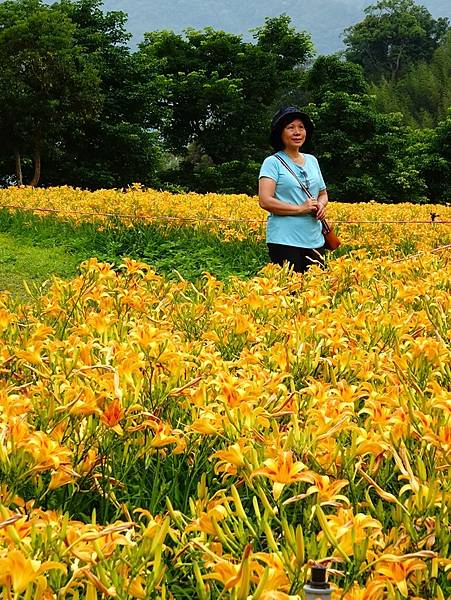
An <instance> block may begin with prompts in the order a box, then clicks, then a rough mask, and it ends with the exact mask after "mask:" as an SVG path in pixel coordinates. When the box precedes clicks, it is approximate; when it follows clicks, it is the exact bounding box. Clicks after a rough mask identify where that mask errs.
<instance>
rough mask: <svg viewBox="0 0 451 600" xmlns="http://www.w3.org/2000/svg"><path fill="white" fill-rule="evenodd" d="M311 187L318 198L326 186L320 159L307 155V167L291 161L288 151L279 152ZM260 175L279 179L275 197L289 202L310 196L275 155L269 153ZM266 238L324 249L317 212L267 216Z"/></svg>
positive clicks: (270, 240)
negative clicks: (322, 247)
mask: <svg viewBox="0 0 451 600" xmlns="http://www.w3.org/2000/svg"><path fill="white" fill-rule="evenodd" d="M277 154H279V155H280V156H281V157H282V158H283V160H284V161H285V162H286V163H287V164H288V165H289V166H290V168H291V169H293V171H294V172H295V173H296V175H297V176H298V177H299V178H300V180H301V181H302V182H303V183H304V184H305V185H306V186H307V187H308V189H309V190H310V192H311V195H312V197H313V198H318V195H319V193H320V191H322V190H325V189H326V184H325V183H324V179H323V176H322V174H321V169H320V168H319V164H318V161H317V159H316V158H315V157H314V156H313V155H312V154H305V153H304V156H305V162H304V166H303V167H301V166H299V165H297V164H296V163H295V162H293V161H292V160H291V158H290V157H289V156H288V154H285V152H283V151H280V152H277ZM260 177H269V178H270V179H273V180H274V181H275V182H276V191H275V197H276V198H277V200H280V201H281V202H287V203H288V204H303V203H304V202H305V200H306V199H307V195H306V194H305V193H304V192H303V191H302V188H301V187H300V185H299V182H298V181H297V179H295V177H294V176H293V175H292V174H291V173H290V171H288V169H287V168H286V167H285V166H284V165H283V164H282V163H281V162H280V160H278V159H277V158H276V157H275V156H274V155H273V156H268V157H267V158H265V160H264V161H263V164H262V166H261V168H260V174H259V178H260ZM266 241H267V242H268V243H271V244H282V245H284V246H297V247H299V248H321V246H324V237H323V234H322V225H321V222H320V221H317V220H316V218H315V216H314V215H310V214H309V215H273V214H270V215H269V217H268V222H267V227H266Z"/></svg>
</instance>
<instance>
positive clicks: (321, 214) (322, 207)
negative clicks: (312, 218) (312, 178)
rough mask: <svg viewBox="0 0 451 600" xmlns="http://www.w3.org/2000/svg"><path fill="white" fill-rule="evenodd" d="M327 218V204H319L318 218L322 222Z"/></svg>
mask: <svg viewBox="0 0 451 600" xmlns="http://www.w3.org/2000/svg"><path fill="white" fill-rule="evenodd" d="M325 216H326V204H324V203H323V202H317V211H316V218H317V219H318V221H321V220H322V219H324V217H325Z"/></svg>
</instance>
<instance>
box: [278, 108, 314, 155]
mask: <svg viewBox="0 0 451 600" xmlns="http://www.w3.org/2000/svg"><path fill="white" fill-rule="evenodd" d="M295 119H300V120H301V121H302V122H303V123H304V127H305V131H306V134H307V135H306V137H305V142H304V144H306V143H307V142H308V141H309V140H310V138H311V135H312V133H313V130H314V128H315V127H314V125H313V121H312V120H311V118H310V117H309V116H308V114H307V113H305V112H302V111H300V110H299V109H298V108H296V106H282V108H279V110H278V111H277V112H276V114H275V115H274V116H273V118H272V121H271V133H270V136H269V141H270V144H271V146H272V147H273V148H274V150H282V149H283V143H282V137H281V136H282V131H283V129H284V127H286V125H288V123H291V122H292V121H294V120H295Z"/></svg>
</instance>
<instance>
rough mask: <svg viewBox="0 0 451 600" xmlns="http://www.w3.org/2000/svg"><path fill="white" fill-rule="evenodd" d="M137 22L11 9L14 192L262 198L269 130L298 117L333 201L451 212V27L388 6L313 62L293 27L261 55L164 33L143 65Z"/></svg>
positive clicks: (8, 128)
mask: <svg viewBox="0 0 451 600" xmlns="http://www.w3.org/2000/svg"><path fill="white" fill-rule="evenodd" d="M126 18H127V16H126V15H125V13H123V12H121V11H111V12H105V11H104V10H103V4H102V0H58V1H56V2H55V3H53V4H49V3H45V2H43V0H6V1H5V2H2V3H0V64H1V67H2V68H1V69H0V135H1V136H2V141H3V144H2V145H1V147H0V181H1V182H2V183H3V185H7V184H9V183H12V182H16V183H19V184H20V183H22V182H25V183H30V184H32V185H37V184H38V183H39V184H40V185H63V184H70V185H75V186H80V187H88V188H92V189H95V188H99V187H125V186H128V185H130V184H132V183H134V182H139V183H142V184H143V185H145V186H153V187H164V188H167V189H172V190H182V189H183V190H195V191H199V192H209V191H217V192H238V193H241V192H245V193H251V194H253V193H255V191H256V187H257V176H258V170H259V165H260V164H261V161H262V160H263V158H264V157H265V156H266V155H267V154H268V153H270V152H271V151H272V150H271V148H270V146H269V142H268V133H269V123H270V120H271V116H272V114H273V113H274V112H275V111H276V109H277V108H279V107H280V106H281V105H283V104H297V105H299V106H303V107H304V108H306V110H307V111H309V112H311V114H312V115H313V117H314V120H315V125H316V132H315V136H314V138H313V142H314V147H313V151H314V153H315V154H317V155H318V157H319V159H320V162H321V166H322V168H323V171H324V174H325V177H326V181H327V183H328V186H329V189H330V191H331V195H332V197H336V198H340V199H343V200H352V201H355V200H367V199H373V198H376V199H379V200H385V201H390V202H392V201H399V200H408V199H409V200H417V201H423V200H425V199H426V198H431V199H435V200H437V199H440V201H446V200H447V199H448V200H449V197H448V194H449V177H450V173H449V168H448V167H447V166H446V165H447V164H448V162H449V156H448V155H447V152H448V149H449V144H448V137H449V116H448V108H449V106H450V104H451V84H450V75H451V37H450V36H451V33H450V32H449V26H448V20H447V19H445V18H439V19H434V18H432V16H431V15H430V14H429V12H428V11H427V10H426V9H425V8H424V7H423V6H420V5H417V4H415V3H414V2H413V0H381V1H379V2H378V3H377V4H374V5H371V6H369V7H368V8H367V9H366V14H365V17H364V18H363V20H362V21H361V22H360V23H357V24H356V25H354V26H353V27H351V28H349V29H348V30H347V31H346V37H345V40H346V43H347V46H348V47H347V51H346V52H345V53H342V54H341V55H331V56H319V57H317V58H316V60H314V56H315V55H314V47H313V44H312V41H311V38H310V34H309V33H308V32H305V31H298V30H296V28H295V27H293V25H292V23H291V20H290V18H289V17H288V16H286V15H280V16H278V17H271V18H267V19H266V20H265V21H264V23H263V24H262V25H261V26H260V27H258V28H257V29H255V30H254V31H253V38H252V41H246V40H244V39H243V37H242V36H240V35H235V34H231V33H227V32H224V31H217V30H215V29H213V28H206V29H202V30H196V29H188V30H187V31H185V32H184V33H175V32H173V31H166V30H164V31H153V32H148V33H146V34H145V36H144V39H143V41H142V43H141V44H140V45H139V47H138V49H136V50H132V49H130V47H129V45H128V44H129V39H130V34H129V33H128V32H127V30H126ZM306 151H309V150H306ZM438 182H440V183H438ZM447 182H448V183H447Z"/></svg>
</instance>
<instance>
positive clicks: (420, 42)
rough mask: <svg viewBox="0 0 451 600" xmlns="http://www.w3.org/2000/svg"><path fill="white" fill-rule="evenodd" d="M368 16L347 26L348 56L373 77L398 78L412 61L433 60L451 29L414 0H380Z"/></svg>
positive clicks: (374, 78)
mask: <svg viewBox="0 0 451 600" xmlns="http://www.w3.org/2000/svg"><path fill="white" fill-rule="evenodd" d="M365 15H366V16H365V18H364V19H363V21H361V22H360V23H357V24H355V25H353V26H351V27H348V28H347V29H346V30H345V37H344V41H345V43H346V45H347V50H346V56H347V58H348V60H350V61H352V62H355V63H357V64H360V65H362V67H363V68H364V71H365V74H366V75H367V76H368V77H369V78H370V79H371V80H373V81H374V80H380V79H381V78H382V77H385V78H388V79H389V80H392V81H394V80H397V79H398V78H399V77H400V76H401V75H402V74H403V73H404V72H405V71H406V69H408V68H409V66H410V65H411V64H412V63H416V62H418V61H421V60H426V61H428V60H430V59H431V57H432V54H433V53H434V50H435V49H436V48H437V47H438V45H439V44H440V42H441V41H442V40H443V38H444V37H445V35H446V33H447V31H448V29H449V21H448V19H447V18H443V17H440V18H438V19H434V18H433V17H432V15H431V14H430V12H429V11H428V10H427V9H426V8H425V7H424V6H421V5H418V4H416V3H415V2H414V1H413V0H379V2H377V3H376V4H372V5H370V6H368V7H367V8H366V9H365Z"/></svg>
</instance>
